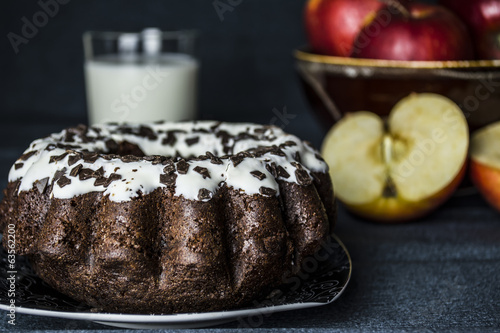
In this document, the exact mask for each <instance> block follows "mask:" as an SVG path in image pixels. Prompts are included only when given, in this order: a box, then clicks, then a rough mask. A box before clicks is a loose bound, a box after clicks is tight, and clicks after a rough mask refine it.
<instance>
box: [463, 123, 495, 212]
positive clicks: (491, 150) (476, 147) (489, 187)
mask: <svg viewBox="0 0 500 333" xmlns="http://www.w3.org/2000/svg"><path fill="white" fill-rule="evenodd" d="M470 143H471V145H470V152H469V155H470V176H471V179H472V181H473V182H474V184H475V185H476V187H477V188H478V190H479V192H480V193H481V194H482V195H483V197H484V198H485V199H486V201H488V202H489V203H490V204H491V205H492V206H493V207H495V208H496V209H497V210H499V211H500V154H499V153H498V146H499V144H500V122H496V123H492V124H490V125H488V126H486V127H483V128H481V129H479V130H477V131H475V132H474V133H472V135H471V142H470Z"/></svg>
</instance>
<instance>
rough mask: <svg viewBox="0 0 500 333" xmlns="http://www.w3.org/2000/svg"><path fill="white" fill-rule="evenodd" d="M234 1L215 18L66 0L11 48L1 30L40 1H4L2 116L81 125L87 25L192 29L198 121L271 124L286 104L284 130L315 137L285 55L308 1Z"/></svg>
mask: <svg viewBox="0 0 500 333" xmlns="http://www.w3.org/2000/svg"><path fill="white" fill-rule="evenodd" d="M42 1H43V2H47V1H48V0H42ZM52 1H55V0H52ZM66 1H67V0H66ZM222 2H224V3H226V4H229V3H231V1H227V0H223V1H222ZM232 3H233V4H236V5H235V6H232V11H226V12H225V13H224V14H223V20H221V18H220V16H219V15H218V13H217V11H216V9H215V8H214V5H213V1H206V0H205V1H201V0H182V1H171V0H170V1H159V0H146V1H123V0H122V1H117V0H107V1H106V0H72V1H69V2H68V3H67V4H64V5H62V4H61V5H59V12H58V13H57V14H56V15H54V17H52V18H49V20H48V23H47V24H46V25H45V26H43V27H41V28H39V31H38V33H37V34H36V35H35V36H34V37H33V38H31V39H29V42H28V43H27V44H21V45H20V46H19V52H18V53H17V54H16V53H15V51H14V49H13V47H12V46H11V44H10V42H9V40H8V38H7V34H8V33H9V32H13V33H16V34H18V35H21V34H22V33H21V29H22V26H23V24H24V23H23V21H22V18H23V17H26V18H27V19H28V20H29V21H31V22H32V21H33V15H35V14H36V13H37V12H38V11H40V10H42V8H41V6H40V5H39V4H38V1H18V0H9V1H3V9H2V11H1V14H0V15H1V18H0V19H1V21H2V22H3V37H2V39H3V41H2V50H1V56H2V61H1V62H0V63H1V77H2V78H1V81H2V85H3V87H2V89H1V91H2V98H1V99H0V110H1V112H2V117H3V118H4V119H11V118H16V119H17V118H23V117H39V118H40V119H41V121H43V120H47V119H53V120H54V121H58V120H61V119H68V121H73V122H82V121H84V122H85V121H86V101H85V87H84V77H83V46H82V41H81V35H82V33H83V32H84V31H86V30H111V31H140V30H142V29H143V28H145V27H158V28H160V29H162V30H169V29H183V28H188V29H190V28H194V29H197V30H199V32H200V35H201V36H200V41H199V42H200V43H199V56H200V60H201V66H202V67H201V73H200V75H201V76H200V96H199V106H200V108H199V109H200V117H201V118H202V119H217V120H230V121H255V122H260V123H269V122H270V121H271V119H272V118H273V117H275V114H274V113H273V111H272V110H273V108H276V109H278V110H280V111H282V110H283V108H284V107H286V108H287V112H288V113H289V114H292V115H294V116H295V118H294V119H293V121H290V124H289V125H290V126H289V128H288V129H287V130H291V131H292V132H293V131H295V132H297V131H300V132H302V130H301V129H298V128H297V127H303V126H308V127H309V128H310V129H311V131H307V132H311V133H312V139H316V140H315V141H318V138H319V136H318V135H317V133H316V132H317V130H316V127H315V126H317V124H316V123H315V120H314V119H313V118H312V116H311V115H310V114H309V112H308V106H307V105H306V101H305V99H304V97H303V95H302V93H301V89H300V85H299V82H298V79H297V77H296V75H295V72H294V69H293V56H292V51H293V49H294V48H296V47H298V46H300V45H302V44H304V43H305V34H304V32H303V28H302V9H303V6H304V3H305V1H304V0H295V1H284V0H280V1H256V0H242V1H236V0H233V1H232ZM238 3H239V4H238ZM277 124H278V125H279V122H277ZM302 129H303V128H302ZM310 139H311V138H310Z"/></svg>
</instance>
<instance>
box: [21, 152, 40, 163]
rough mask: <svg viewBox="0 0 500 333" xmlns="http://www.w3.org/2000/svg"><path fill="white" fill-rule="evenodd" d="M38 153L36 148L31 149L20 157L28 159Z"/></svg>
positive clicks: (24, 159)
mask: <svg viewBox="0 0 500 333" xmlns="http://www.w3.org/2000/svg"><path fill="white" fill-rule="evenodd" d="M35 154H36V150H32V151H29V152H27V153H25V154H22V155H21V157H19V159H20V160H23V161H26V160H27V159H28V158H30V157H31V156H33V155H35Z"/></svg>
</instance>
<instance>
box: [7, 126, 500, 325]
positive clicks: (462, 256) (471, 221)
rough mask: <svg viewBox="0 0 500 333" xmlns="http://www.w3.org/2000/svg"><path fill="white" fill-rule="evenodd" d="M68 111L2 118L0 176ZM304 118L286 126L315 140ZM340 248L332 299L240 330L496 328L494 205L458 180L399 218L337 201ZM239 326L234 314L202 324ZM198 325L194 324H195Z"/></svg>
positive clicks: (498, 264) (38, 320)
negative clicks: (445, 193)
mask: <svg viewBox="0 0 500 333" xmlns="http://www.w3.org/2000/svg"><path fill="white" fill-rule="evenodd" d="M77 121H78V119H76V120H75V119H66V120H59V121H46V120H44V119H42V118H40V119H36V118H34V119H31V120H26V119H23V120H19V119H17V120H16V119H8V120H6V121H3V122H2V123H1V124H0V185H1V187H2V188H3V187H4V186H5V185H6V183H7V174H8V171H9V169H10V166H11V165H12V163H13V162H14V160H15V159H16V158H17V157H18V156H19V155H20V154H21V153H22V151H23V150H24V149H25V148H26V147H27V146H28V144H29V143H30V142H31V141H32V140H33V139H36V138H38V137H41V136H44V135H47V134H49V133H51V132H55V131H59V130H61V129H62V128H64V127H66V126H68V125H74V124H75V122H77ZM315 126H316V125H315V124H314V123H309V124H304V123H301V124H300V128H293V127H291V128H290V129H288V130H289V131H291V132H294V133H296V134H298V135H301V136H302V137H306V138H308V139H310V140H311V141H313V142H314V143H316V144H318V143H319V142H320V140H321V137H322V134H321V131H320V130H318V129H317V128H316V127H315ZM335 233H336V234H337V235H338V237H339V238H340V239H341V240H342V241H343V242H344V244H345V245H346V247H347V249H348V251H349V252H350V255H351V258H352V262H353V272H352V277H351V281H350V283H349V285H348V287H347V289H346V290H345V292H344V293H343V294H342V295H341V297H340V298H339V299H338V300H336V301H335V302H333V303H331V304H329V305H326V306H321V307H316V308H311V309H306V310H295V311H289V312H282V313H274V314H272V315H270V316H268V317H265V318H264V319H263V321H262V322H261V323H259V325H255V326H256V327H254V328H244V330H245V331H254V330H255V331H266V332H268V331H271V332H277V331H295V332H304V331H314V332H317V331H318V332H321V331H342V332H372V331H447V332H449V331H455V332H471V331H481V332H485V331H486V332H489V331H500V214H499V213H497V212H496V211H494V210H493V209H492V208H490V207H489V206H488V205H487V204H486V203H485V202H484V201H483V199H482V198H481V197H480V196H479V195H478V194H477V193H475V192H474V190H472V191H470V190H467V189H464V190H461V191H459V192H458V193H457V194H456V195H455V196H454V197H452V198H451V199H450V200H449V201H448V202H447V203H446V204H445V205H444V206H442V207H440V208H439V209H438V210H437V211H436V212H434V213H433V214H431V215H430V216H428V217H426V218H424V219H422V220H420V221H417V222H412V223H407V224H401V225H379V224H373V223H369V222H366V221H364V220H362V219H359V218H356V217H354V216H352V215H350V214H349V213H347V212H346V211H345V209H344V208H343V207H342V206H341V205H340V207H339V217H338V224H337V228H336V230H335ZM12 329H16V330H40V331H45V330H50V331H68V330H89V331H99V330H103V331H104V330H105V331H109V330H116V329H114V328H112V327H107V326H103V325H100V324H96V323H92V322H87V321H77V320H64V319H55V318H47V317H40V316H31V315H23V314H18V315H17V325H16V326H15V327H12V326H11V325H9V324H8V323H7V317H6V316H5V315H2V316H1V317H0V330H5V331H7V330H12ZM235 329H241V327H239V324H238V323H237V322H234V323H229V324H224V325H221V326H216V327H212V328H206V329H202V330H201V331H202V332H205V331H206V332H222V331H231V330H235ZM197 331H200V330H197Z"/></svg>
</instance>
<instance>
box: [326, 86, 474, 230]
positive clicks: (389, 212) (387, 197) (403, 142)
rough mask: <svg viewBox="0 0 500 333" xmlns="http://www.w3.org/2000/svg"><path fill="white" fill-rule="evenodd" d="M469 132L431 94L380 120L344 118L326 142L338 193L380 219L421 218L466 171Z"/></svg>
mask: <svg viewBox="0 0 500 333" xmlns="http://www.w3.org/2000/svg"><path fill="white" fill-rule="evenodd" d="M468 145H469V131H468V126H467V121H466V119H465V117H464V115H463V113H462V111H461V110H460V108H459V107H458V106H457V105H456V104H455V103H454V102H452V101H451V100H449V99H448V98H446V97H444V96H441V95H437V94H429V93H424V94H412V95H410V96H408V97H406V98H404V99H402V100H401V101H400V102H399V103H398V104H397V105H396V106H395V107H394V108H393V109H392V111H391V113H390V115H389V117H388V119H387V120H386V121H384V120H382V119H381V118H380V117H379V116H377V115H375V114H373V113H371V112H366V111H359V112H354V113H350V114H348V115H346V116H345V117H344V118H343V119H342V120H340V121H339V122H338V123H337V124H336V125H335V126H333V127H332V129H331V130H330V131H329V133H328V134H327V136H326V137H325V139H324V142H323V147H322V154H323V157H324V158H325V160H326V162H327V163H328V164H329V166H330V176H331V178H332V181H333V185H334V188H335V192H336V196H337V197H338V198H339V200H340V201H342V202H343V203H344V204H345V206H346V207H347V208H348V209H349V210H351V211H352V212H354V213H356V214H358V215H361V216H363V217H366V218H369V219H372V220H377V221H381V222H400V221H406V220H411V219H415V218H418V217H421V216H423V215H425V214H427V213H428V212H430V211H431V210H433V209H434V208H436V207H437V206H439V205H440V204H441V203H442V202H444V201H445V200H446V199H447V198H448V197H449V196H450V195H451V194H452V193H453V191H454V190H455V189H456V187H457V186H458V185H459V184H460V181H461V180H462V178H463V176H464V174H465V170H466V168H465V164H466V161H467V150H468Z"/></svg>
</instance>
